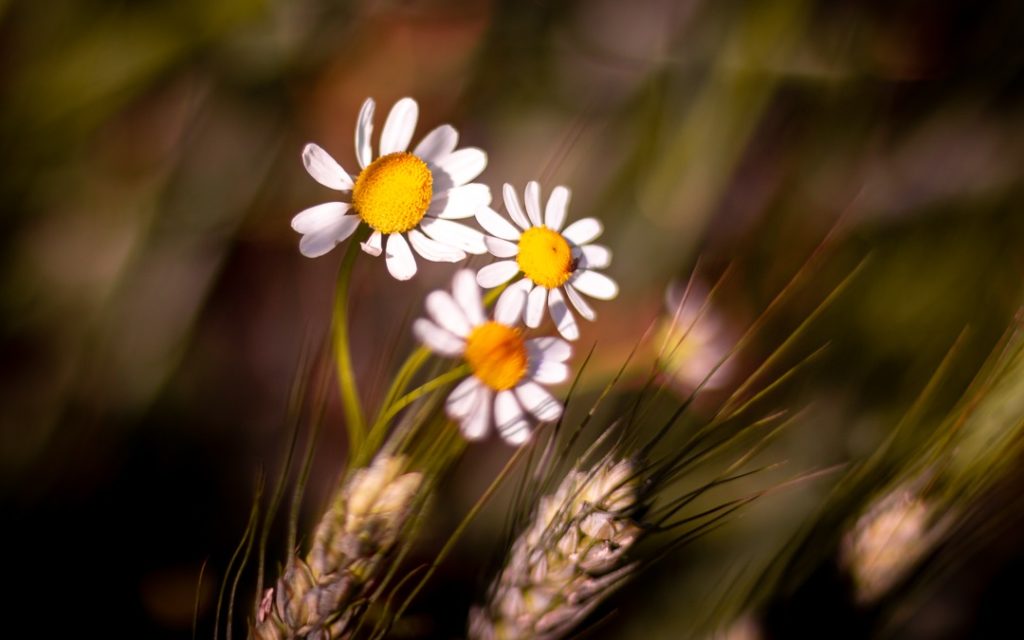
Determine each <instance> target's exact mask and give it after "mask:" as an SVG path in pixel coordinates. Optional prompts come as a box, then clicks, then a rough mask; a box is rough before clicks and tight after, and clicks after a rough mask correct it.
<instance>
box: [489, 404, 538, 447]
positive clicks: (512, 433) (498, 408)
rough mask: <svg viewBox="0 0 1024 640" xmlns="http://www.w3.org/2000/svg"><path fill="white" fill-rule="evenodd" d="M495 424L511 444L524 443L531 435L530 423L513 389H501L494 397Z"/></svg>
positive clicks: (503, 437)
mask: <svg viewBox="0 0 1024 640" xmlns="http://www.w3.org/2000/svg"><path fill="white" fill-rule="evenodd" d="M494 425H495V427H496V428H497V429H498V433H499V434H501V437H502V439H503V440H505V442H507V443H509V444H516V445H518V444H522V443H524V442H526V440H527V439H528V438H529V437H530V423H529V422H528V421H527V420H526V416H525V415H524V414H523V409H522V407H520V406H519V401H518V400H516V396H515V394H514V393H512V392H511V391H500V392H498V394H497V395H496V396H495V397H494Z"/></svg>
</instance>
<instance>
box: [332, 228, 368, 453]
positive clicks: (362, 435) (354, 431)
mask: <svg viewBox="0 0 1024 640" xmlns="http://www.w3.org/2000/svg"><path fill="white" fill-rule="evenodd" d="M369 232H370V229H369V228H368V227H365V226H363V225H360V227H359V229H358V230H357V231H356V233H355V234H354V235H353V236H352V237H351V238H349V241H348V247H347V248H346V250H345V256H344V257H343V258H342V260H341V267H340V269H339V271H338V286H337V288H336V289H335V294H334V355H335V361H336V363H337V365H338V384H339V385H340V387H341V403H342V406H343V407H344V410H345V422H346V423H347V425H348V429H347V432H348V437H349V457H350V458H355V456H356V452H358V451H359V450H360V448H361V447H362V446H363V442H364V441H365V440H366V423H365V421H364V419H363V408H362V405H361V404H360V402H359V390H358V389H357V388H356V376H355V373H354V372H353V370H352V353H351V349H350V346H349V335H348V328H349V327H348V301H349V285H350V284H351V282H352V268H353V266H354V265H355V263H356V257H357V256H358V255H359V243H361V242H363V241H364V240H365V239H366V238H367V236H368V235H369Z"/></svg>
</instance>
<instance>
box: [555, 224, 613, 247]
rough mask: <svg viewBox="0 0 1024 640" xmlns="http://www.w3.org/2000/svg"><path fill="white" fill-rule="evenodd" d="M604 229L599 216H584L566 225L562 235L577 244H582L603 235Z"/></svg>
mask: <svg viewBox="0 0 1024 640" xmlns="http://www.w3.org/2000/svg"><path fill="white" fill-rule="evenodd" d="M603 230H604V228H603V227H602V226H601V222H600V221H599V220H598V219H597V218H583V219H582V220H577V221H576V222H574V223H572V224H570V225H569V226H568V227H566V228H565V231H563V232H562V235H563V236H565V238H566V239H567V240H569V241H570V242H572V243H574V244H575V245H576V246H582V245H585V244H587V243H588V242H590V241H591V240H593V239H594V238H596V237H597V236H599V235H601V232H602V231H603Z"/></svg>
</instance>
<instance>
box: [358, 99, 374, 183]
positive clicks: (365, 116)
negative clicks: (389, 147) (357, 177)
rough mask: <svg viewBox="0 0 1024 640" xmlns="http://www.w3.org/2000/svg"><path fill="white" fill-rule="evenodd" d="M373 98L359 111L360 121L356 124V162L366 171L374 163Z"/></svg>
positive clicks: (367, 100)
mask: <svg viewBox="0 0 1024 640" xmlns="http://www.w3.org/2000/svg"><path fill="white" fill-rule="evenodd" d="M374 106H375V105H374V102H373V98H367V99H366V102H364V103H363V106H362V108H361V109H359V120H358V121H357V122H356V160H358V161H359V167H360V168H362V169H365V168H366V167H367V165H369V164H370V163H371V162H373V146H372V145H371V144H370V136H372V135H373V108H374Z"/></svg>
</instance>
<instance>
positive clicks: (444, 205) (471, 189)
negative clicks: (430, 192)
mask: <svg viewBox="0 0 1024 640" xmlns="http://www.w3.org/2000/svg"><path fill="white" fill-rule="evenodd" d="M490 203H491V190H490V188H489V187H488V186H487V185H485V184H480V183H478V182H474V183H472V184H466V185H462V186H461V187H455V188H454V189H449V190H448V191H446V192H444V193H438V194H435V195H434V199H433V200H432V201H431V202H430V207H429V208H428V209H427V215H430V216H435V217H438V218H446V219H448V220H459V219H462V218H472V217H473V216H474V215H476V213H477V211H479V210H480V209H482V208H484V207H486V206H487V205H489V204H490Z"/></svg>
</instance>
